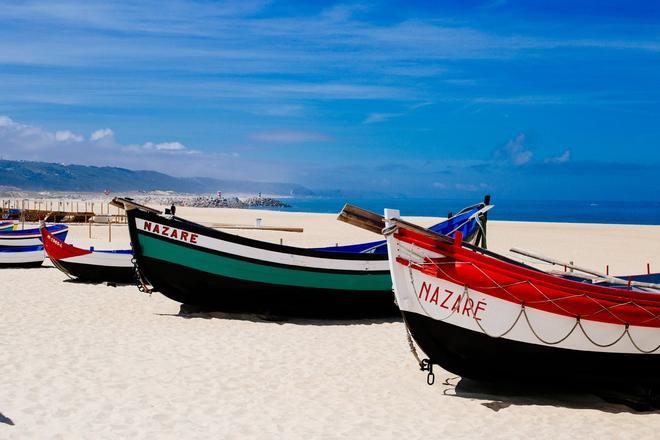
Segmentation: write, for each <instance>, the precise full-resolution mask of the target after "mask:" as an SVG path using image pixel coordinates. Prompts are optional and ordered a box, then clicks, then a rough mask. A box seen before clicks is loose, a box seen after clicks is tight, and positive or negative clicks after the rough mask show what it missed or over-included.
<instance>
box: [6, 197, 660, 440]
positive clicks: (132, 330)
mask: <svg viewBox="0 0 660 440" xmlns="http://www.w3.org/2000/svg"><path fill="white" fill-rule="evenodd" d="M177 214H178V215H180V216H182V217H186V218H190V219H191V220H195V221H200V222H207V223H213V222H218V223H238V224H254V222H255V219H256V218H257V217H258V218H261V219H262V224H263V225H268V226H289V227H292V226H293V227H303V228H304V232H303V233H290V232H276V231H250V230H247V231H246V230H243V231H233V232H234V233H239V234H241V235H245V236H249V237H254V238H259V239H262V240H268V241H272V242H276V243H278V242H280V240H282V242H284V243H285V244H289V245H296V246H320V245H332V244H335V243H337V244H340V245H341V244H349V243H352V242H359V241H363V240H373V239H376V238H377V237H376V236H375V235H372V234H370V233H368V232H365V231H363V230H361V229H358V228H355V227H352V226H350V225H346V224H344V223H341V222H338V221H336V219H335V218H336V216H335V215H326V214H304V213H283V212H272V211H257V210H234V209H221V210H218V209H202V208H180V209H179V210H178V212H177ZM404 214H405V213H404ZM410 220H412V221H415V222H418V223H419V224H421V225H430V224H433V223H435V222H437V221H438V219H433V218H410ZM112 228H113V229H112V243H108V242H107V240H108V226H103V225H99V226H94V227H93V229H92V237H91V238H90V237H89V230H88V227H87V226H84V225H83V226H72V227H71V233H70V236H69V238H68V239H67V241H68V242H70V243H73V244H76V245H81V246H89V245H94V246H96V247H98V248H117V247H126V246H128V233H127V229H126V227H125V226H123V225H114V226H113V227H112ZM488 234H489V235H488V237H489V246H490V248H491V249H493V250H495V251H498V252H505V253H506V252H507V251H508V249H509V248H510V247H518V248H522V249H526V250H531V251H535V252H538V253H542V254H545V255H549V256H552V257H555V258H557V259H561V260H570V261H574V262H575V263H576V264H580V265H582V266H589V267H593V268H595V269H598V270H601V271H604V270H605V266H606V265H609V268H610V273H613V274H636V273H643V272H645V271H646V265H647V263H648V264H649V265H650V267H651V270H652V271H656V272H657V271H660V226H636V225H595V224H560V223H524V222H490V223H489V230H488ZM0 280H1V281H2V286H3V288H2V290H1V293H0V296H1V303H0V304H2V305H1V306H0V307H1V308H0V310H1V312H0V338H1V341H2V342H1V345H0V346H1V348H2V350H1V352H2V362H0V413H1V414H2V416H0V438H21V439H23V438H24V439H37V438H39V439H40V438H62V439H70V438H127V437H132V438H287V439H289V438H485V437H488V438H630V439H642V438H657V435H658V431H659V430H660V413H658V412H651V413H637V412H635V411H633V410H631V409H630V408H628V407H626V406H624V405H620V404H614V403H608V402H606V401H605V400H603V399H602V398H600V397H598V396H595V395H592V394H586V393H578V392H575V393H572V392H570V391H555V392H549V391H546V392H525V391H524V390H511V389H509V390H502V389H499V390H494V389H488V388H486V387H484V386H480V385H479V384H474V383H470V382H468V381H464V380H461V379H460V378H459V377H456V376H455V375H453V374H451V373H448V372H445V371H442V370H440V369H439V368H437V369H436V384H435V385H434V386H428V385H427V384H426V376H425V374H424V373H422V372H420V371H419V370H418V368H417V366H416V364H415V361H414V358H413V356H412V355H411V353H410V352H409V349H408V345H407V342H406V338H405V331H404V326H403V324H402V322H400V320H398V319H392V320H384V321H382V320H377V321H373V320H372V321H328V322H326V321H316V320H315V321H311V320H302V319H292V320H289V321H284V322H272V321H264V320H261V319H259V317H257V316H253V315H240V316H231V315H224V314H220V313H214V314H198V315H189V316H181V315H179V313H178V312H179V304H178V303H176V302H173V301H171V300H169V299H167V298H165V297H163V296H162V295H160V294H157V293H154V294H152V295H148V294H143V293H140V292H139V291H138V290H137V288H136V287H134V286H120V287H110V286H107V285H104V284H97V285H93V284H81V283H75V282H71V281H68V280H67V278H66V276H65V275H64V274H63V273H61V272H60V271H58V270H57V269H55V268H54V267H52V266H50V265H49V264H45V265H44V267H42V268H39V269H2V270H1V271H0ZM567 368H570V366H567Z"/></svg>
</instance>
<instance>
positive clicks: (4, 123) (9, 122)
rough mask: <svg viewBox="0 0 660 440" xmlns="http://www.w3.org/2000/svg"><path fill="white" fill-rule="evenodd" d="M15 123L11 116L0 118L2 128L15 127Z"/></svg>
mask: <svg viewBox="0 0 660 440" xmlns="http://www.w3.org/2000/svg"><path fill="white" fill-rule="evenodd" d="M14 124H15V122H14V121H12V119H11V118H10V117H9V116H0V127H9V126H10V125H14Z"/></svg>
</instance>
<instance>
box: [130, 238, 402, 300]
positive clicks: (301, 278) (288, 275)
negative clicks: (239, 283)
mask: <svg viewBox="0 0 660 440" xmlns="http://www.w3.org/2000/svg"><path fill="white" fill-rule="evenodd" d="M138 237H139V241H140V247H141V248H142V253H143V255H145V256H147V257H150V258H155V259H158V260H162V261H168V262H171V263H175V264H179V265H182V266H186V267H189V268H191V269H196V270H201V271H204V272H208V273H211V274H215V275H220V276H225V277H230V278H237V279H241V280H246V281H255V282H261V283H271V284H280V285H287V286H298V287H316V288H325V289H339V290H390V289H391V288H392V280H391V278H390V274H389V273H385V274H356V275H352V274H341V273H327V272H313V271H305V270H296V269H289V268H282V267H274V266H267V265H263V264H257V263H252V262H247V261H242V260H237V259H234V258H228V257H224V256H220V255H215V254H211V253H208V252H203V251H200V250H196V249H191V248H189V247H185V246H181V245H178V244H175V243H170V242H167V241H164V240H158V239H155V238H153V237H150V236H147V235H142V234H140V235H139V236H138Z"/></svg>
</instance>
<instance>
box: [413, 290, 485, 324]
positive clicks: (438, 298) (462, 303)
mask: <svg viewBox="0 0 660 440" xmlns="http://www.w3.org/2000/svg"><path fill="white" fill-rule="evenodd" d="M418 296H419V298H420V299H422V300H424V301H425V302H428V303H431V304H435V305H437V306H438V307H440V308H442V309H447V310H451V311H452V312H454V313H458V314H460V315H464V316H472V318H474V319H476V320H477V321H481V318H480V317H479V316H478V314H479V312H482V311H484V310H486V306H487V304H486V301H483V300H479V301H477V302H476V303H475V301H474V300H473V299H472V298H468V297H467V295H462V294H459V293H456V292H453V291H451V290H449V289H440V287H439V286H436V287H435V289H434V288H433V285H432V284H431V283H427V282H426V281H424V282H422V287H421V288H420V289H419V295H418ZM470 313H471V315H470Z"/></svg>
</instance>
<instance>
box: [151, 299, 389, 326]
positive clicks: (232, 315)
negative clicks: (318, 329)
mask: <svg viewBox="0 0 660 440" xmlns="http://www.w3.org/2000/svg"><path fill="white" fill-rule="evenodd" d="M159 315H161V316H173V317H177V318H183V319H226V320H239V321H250V322H270V323H274V324H296V325H317V326H332V325H355V324H384V323H392V322H402V319H401V316H400V315H393V316H372V317H366V318H361V317H355V316H341V315H337V314H333V315H330V316H328V317H323V318H321V317H319V316H313V315H312V316H305V315H301V314H280V313H274V312H269V311H264V312H262V313H245V312H218V311H209V310H204V309H202V308H199V307H195V306H190V305H187V304H182V305H181V308H180V309H179V313H177V314H167V313H160V314H159Z"/></svg>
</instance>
